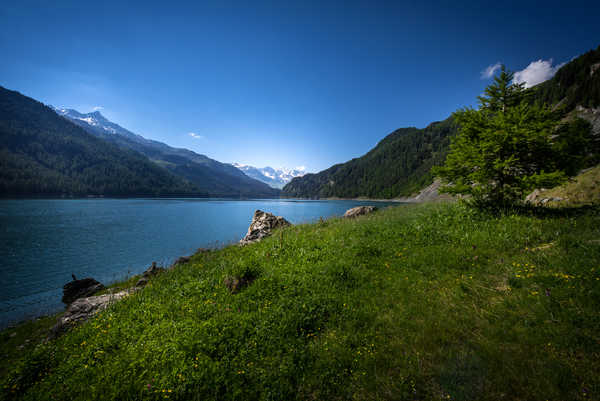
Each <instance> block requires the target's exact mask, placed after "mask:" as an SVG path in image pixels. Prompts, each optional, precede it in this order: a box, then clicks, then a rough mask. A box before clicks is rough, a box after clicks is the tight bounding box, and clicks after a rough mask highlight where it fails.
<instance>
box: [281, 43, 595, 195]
mask: <svg viewBox="0 0 600 401" xmlns="http://www.w3.org/2000/svg"><path fill="white" fill-rule="evenodd" d="M527 91H528V93H529V94H531V97H530V99H531V101H532V102H535V101H539V102H543V103H547V104H553V105H556V107H562V110H563V111H564V112H565V113H571V115H574V116H576V117H581V118H583V119H585V120H587V121H589V122H590V123H591V124H592V129H593V132H600V117H599V116H600V110H598V109H595V108H597V107H599V106H600V46H599V47H598V48H597V49H595V50H590V51H588V52H586V53H584V54H583V55H581V56H579V57H578V58H576V59H574V60H572V61H571V62H569V63H567V64H565V65H564V66H562V67H561V68H560V69H559V70H558V71H557V72H556V74H555V75H554V77H552V78H550V79H549V80H547V81H545V82H542V83H540V84H538V85H536V86H533V87H532V88H530V89H528V90H527ZM457 129H458V127H457V126H456V124H455V123H454V122H453V117H452V116H450V117H448V118H447V119H445V120H443V121H438V122H433V123H431V124H429V125H428V126H427V127H425V128H415V127H407V128H400V129H397V130H395V131H394V132H392V133H390V134H388V135H387V136H385V137H384V138H383V139H382V140H381V141H379V142H378V143H377V145H376V146H375V147H374V148H372V149H371V150H370V151H368V152H367V153H365V154H364V155H363V156H361V157H357V158H354V159H352V160H349V161H347V162H344V163H338V164H335V165H333V166H331V167H329V168H328V169H325V170H323V171H320V172H318V173H316V174H306V175H305V176H304V177H299V178H294V179H293V180H292V181H290V182H289V183H288V184H287V185H286V186H285V187H283V192H282V195H283V196H289V197H301V198H329V197H339V198H357V197H368V198H386V199H392V198H400V197H407V196H411V195H413V194H415V193H417V192H418V191H419V190H421V189H423V188H425V187H427V186H428V185H430V184H431V183H432V182H433V178H434V177H433V175H432V173H431V171H430V170H431V167H433V166H436V165H440V164H442V163H443V162H444V160H445V156H446V154H447V152H448V148H449V145H450V138H451V137H452V136H454V135H455V134H456V132H457Z"/></svg>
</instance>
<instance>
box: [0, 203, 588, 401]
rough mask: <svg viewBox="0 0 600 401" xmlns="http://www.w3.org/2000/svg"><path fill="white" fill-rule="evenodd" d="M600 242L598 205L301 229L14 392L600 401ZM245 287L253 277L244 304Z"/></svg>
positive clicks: (16, 371) (188, 270) (63, 349)
mask: <svg viewBox="0 0 600 401" xmlns="http://www.w3.org/2000/svg"><path fill="white" fill-rule="evenodd" d="M599 239H600V213H599V212H598V211H597V210H594V209H588V210H587V211H585V212H580V213H561V212H553V214H551V215H547V216H545V217H543V218H542V217H535V216H523V215H505V216H503V217H492V216H487V215H480V214H477V213H474V212H472V211H469V210H467V209H465V208H463V207H462V206H460V205H457V204H437V205H411V206H399V207H394V208H389V209H386V210H384V211H381V212H377V213H375V214H373V215H370V216H366V217H363V218H359V219H356V220H352V221H348V220H341V219H332V220H327V221H323V222H320V223H316V224H312V225H301V226H295V227H291V228H288V229H284V230H282V231H279V232H277V233H276V234H275V235H274V236H273V237H271V238H269V239H267V240H265V241H263V242H261V243H258V244H255V245H250V246H247V247H243V248H240V247H237V246H231V247H227V248H224V249H222V250H219V251H214V252H208V253H202V254H197V255H196V256H194V257H193V258H192V260H191V262H190V263H188V264H186V265H183V266H180V267H178V268H177V269H175V270H173V271H169V272H167V273H164V274H162V275H161V276H158V277H156V278H155V279H154V280H153V281H151V283H150V284H149V285H148V286H147V287H146V288H145V289H144V290H142V291H140V292H139V293H136V294H134V295H132V296H130V297H128V298H127V299H125V300H124V301H121V302H119V303H118V304H116V305H114V306H113V307H112V308H110V309H109V310H107V311H105V312H103V313H101V314H100V315H99V316H97V317H96V318H95V319H94V320H92V321H90V322H89V323H87V324H85V325H83V326H81V327H79V328H77V329H75V330H73V331H72V332H70V333H69V334H67V335H65V336H63V337H61V338H59V339H58V340H56V341H53V342H49V343H47V344H42V345H39V346H37V347H35V348H33V349H31V350H29V351H25V352H23V354H22V355H20V356H19V358H17V359H18V361H17V362H14V363H11V366H10V367H6V366H5V367H4V370H3V372H8V373H5V374H4V377H3V383H2V385H3V393H2V398H3V399H13V398H14V399H45V400H60V399H78V400H79V399H95V400H106V399H119V400H128V399H131V400H133V399H171V400H206V399H231V400H248V399H265V400H268V399H312V400H314V399H323V400H325V399H327V400H329V399H366V400H378V399H390V400H414V399H417V400H421V399H422V400H430V399H433V400H436V399H437V400H447V399H452V400H472V399H478V400H497V399H511V400H514V399H519V400H546V399H549V400H567V399H569V400H578V399H581V400H585V399H600V379H599V377H598V374H597V372H599V371H600V314H599V312H598V311H599V310H600V241H599ZM231 276H236V277H245V278H248V279H250V281H252V280H253V281H252V282H251V284H249V285H248V286H247V287H246V288H243V289H242V290H241V291H239V292H238V293H235V294H232V293H231V292H230V291H229V290H228V289H227V288H226V286H225V285H224V281H225V280H226V278H228V277H231ZM4 363H6V362H4Z"/></svg>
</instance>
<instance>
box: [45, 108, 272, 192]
mask: <svg viewBox="0 0 600 401" xmlns="http://www.w3.org/2000/svg"><path fill="white" fill-rule="evenodd" d="M53 109H54V110H55V111H56V112H57V114H58V115H60V116H61V117H63V118H65V119H67V120H69V121H71V122H73V123H75V124H76V125H78V126H80V127H82V128H83V129H84V130H86V131H87V132H88V133H90V134H92V135H95V136H96V137H99V138H101V139H103V140H106V141H108V142H111V143H114V144H116V145H117V146H119V147H120V148H123V149H129V150H134V151H136V152H139V153H141V154H142V155H144V156H145V157H147V158H148V159H150V160H151V161H152V162H154V163H155V164H157V165H159V166H161V167H163V168H165V169H166V170H168V171H169V172H171V173H172V174H174V175H176V176H179V177H181V178H184V179H186V180H188V181H190V182H191V183H193V184H194V185H196V186H197V187H198V188H200V189H201V190H202V191H204V192H206V193H208V194H209V196H212V197H262V198H265V197H278V196H279V190H277V189H273V188H271V187H270V186H268V185H267V184H265V183H263V182H261V181H259V180H256V179H254V178H252V177H248V176H247V175H245V174H244V173H243V172H242V171H240V170H239V169H237V168H236V167H234V166H233V165H231V164H227V163H222V162H219V161H217V160H214V159H211V158H209V157H208V156H205V155H202V154H199V153H196V152H194V151H191V150H189V149H185V148H175V147H172V146H169V145H167V144H165V143H163V142H159V141H155V140H152V139H147V138H144V137H143V136H141V135H138V134H135V133H133V132H131V131H129V130H128V129H126V128H123V127H121V126H120V125H119V124H116V123H114V122H112V121H110V120H108V119H107V118H106V117H104V116H103V115H102V114H101V113H100V112H99V111H94V112H91V113H81V112H79V111H77V110H74V109H68V108H58V107H53Z"/></svg>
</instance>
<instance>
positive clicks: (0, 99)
mask: <svg viewBox="0 0 600 401" xmlns="http://www.w3.org/2000/svg"><path fill="white" fill-rule="evenodd" d="M0 139H1V141H0V196H3V197H6V196H19V197H20V196H89V195H97V196H180V195H185V196H208V194H207V193H205V192H203V191H201V190H200V189H199V188H197V187H196V186H194V185H193V184H191V183H190V182H189V181H187V180H184V179H182V178H180V177H176V176H174V175H172V174H171V173H169V172H168V171H166V170H165V169H162V168H160V167H159V166H156V165H155V164H153V163H151V162H150V161H148V160H147V159H146V158H145V157H143V156H142V155H140V154H138V153H137V152H133V151H131V150H129V151H128V150H123V149H119V148H118V147H117V146H114V145H113V144H111V143H108V142H106V141H103V140H101V139H99V138H97V137H95V136H93V135H90V134H89V133H87V132H86V131H85V130H83V129H82V128H81V127H79V126H77V125H75V124H73V123H71V122H69V121H68V120H65V119H64V118H61V117H59V116H58V115H57V114H56V113H55V112H54V110H53V109H51V108H49V107H47V106H45V105H44V104H42V103H40V102H38V101H36V100H35V99H32V98H30V97H27V96H25V95H22V94H21V93H19V92H17V91H12V90H9V89H6V88H4V87H1V86H0Z"/></svg>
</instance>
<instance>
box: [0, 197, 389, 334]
mask: <svg viewBox="0 0 600 401" xmlns="http://www.w3.org/2000/svg"><path fill="white" fill-rule="evenodd" d="M390 204H391V203H383V202H363V201H306V200H279V199H277V200H223V199H35V200H34V199H31V200H0V327H1V328H3V327H6V326H7V325H9V324H11V323H14V322H18V321H20V320H23V319H27V318H32V317H36V316H41V315H43V314H48V313H53V312H57V311H59V310H61V309H63V308H64V305H63V304H62V303H61V301H60V299H61V297H62V286H63V285H64V284H65V283H67V282H68V281H70V280H71V274H75V275H76V276H77V278H84V277H93V278H95V279H96V280H98V281H100V282H101V283H103V284H105V285H106V284H110V283H112V282H115V281H119V280H123V279H125V278H127V277H129V276H132V275H135V274H139V273H141V272H143V271H144V270H145V269H146V268H147V267H148V266H149V265H150V264H151V263H152V262H153V261H156V262H158V264H163V265H170V264H171V263H172V262H173V261H175V259H177V258H178V257H179V256H183V255H190V254H192V253H194V252H195V251H196V249H198V248H200V247H213V248H214V247H220V246H223V245H227V244H230V243H233V242H237V241H239V240H240V239H241V238H242V237H243V236H244V235H245V234H246V231H247V230H248V226H249V225H250V221H251V220H252V215H253V214H254V211H255V210H256V209H261V210H264V211H267V212H271V213H273V214H276V215H278V216H283V217H285V218H286V219H287V220H289V221H290V222H292V223H294V224H298V223H307V222H312V221H316V220H318V219H319V217H323V218H327V217H331V216H335V215H342V214H343V213H344V212H345V211H346V210H347V209H349V208H351V207H354V206H358V205H376V206H378V207H385V206H387V205H390ZM396 204H397V203H396Z"/></svg>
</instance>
